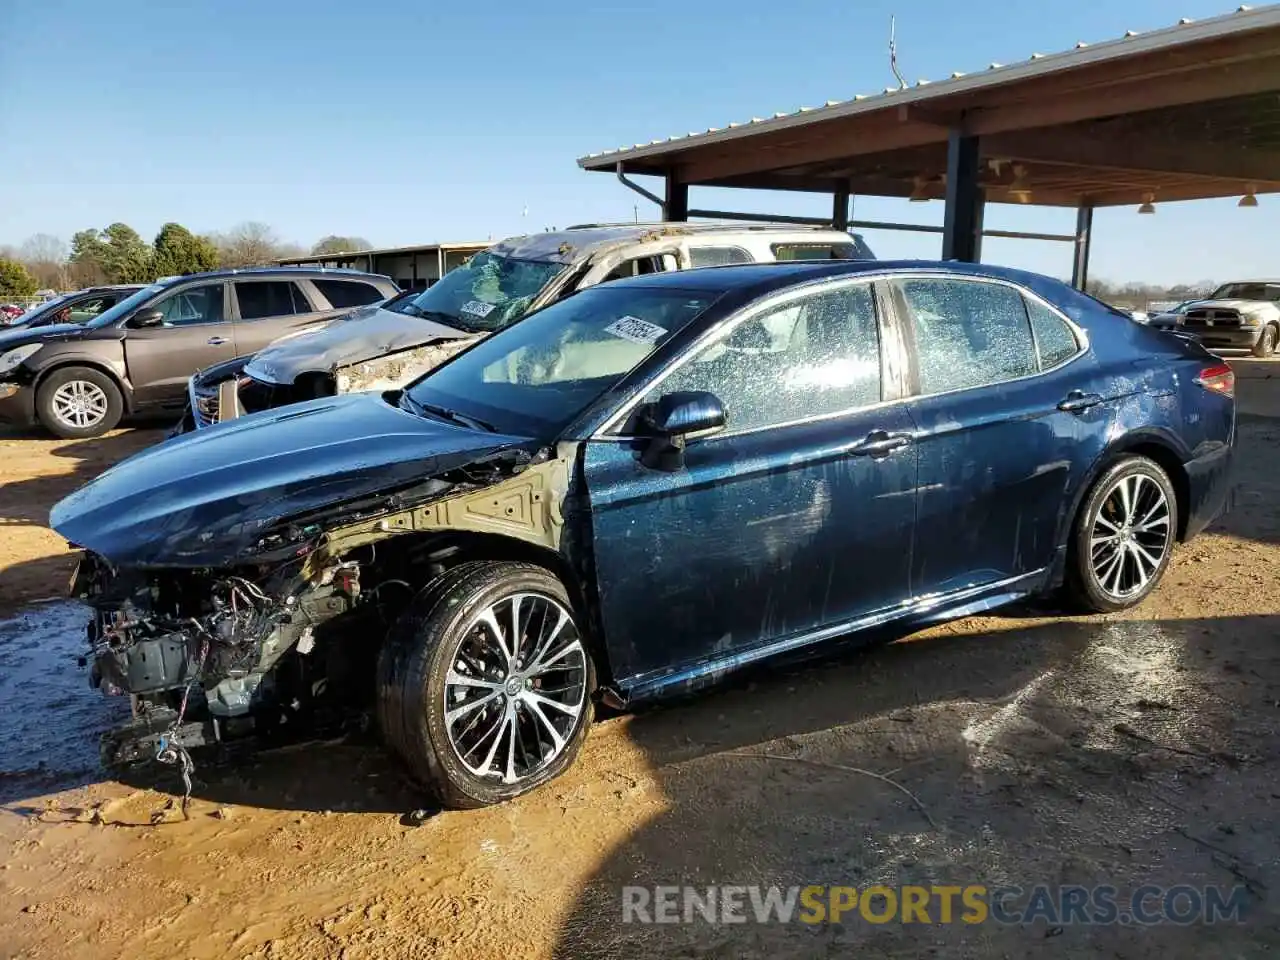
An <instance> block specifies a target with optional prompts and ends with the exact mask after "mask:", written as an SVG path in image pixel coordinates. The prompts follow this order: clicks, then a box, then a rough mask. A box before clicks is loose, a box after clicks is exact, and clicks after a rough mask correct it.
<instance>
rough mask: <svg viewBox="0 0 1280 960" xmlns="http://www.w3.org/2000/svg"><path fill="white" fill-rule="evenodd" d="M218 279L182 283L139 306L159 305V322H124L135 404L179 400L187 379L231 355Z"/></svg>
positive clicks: (228, 326)
mask: <svg viewBox="0 0 1280 960" xmlns="http://www.w3.org/2000/svg"><path fill="white" fill-rule="evenodd" d="M225 306H226V290H225V284H224V283H223V282H222V281H216V282H212V283H200V284H192V285H190V286H183V287H180V288H178V289H176V290H174V291H172V292H170V293H168V294H167V295H165V296H164V297H162V298H161V299H159V300H156V301H154V302H152V303H149V304H146V305H145V306H144V307H142V308H141V309H143V310H152V309H155V310H159V311H160V312H161V314H162V315H163V320H162V322H161V324H160V325H159V326H154V327H142V328H132V327H129V326H128V324H127V323H126V325H125V340H124V348H125V364H126V367H127V369H128V371H129V380H130V382H131V383H132V384H133V394H134V400H135V402H137V403H139V404H163V405H169V404H175V405H176V404H181V403H182V402H183V401H184V400H185V399H186V386H187V378H188V377H190V376H191V375H192V374H193V373H195V372H196V371H197V370H202V369H204V368H205V367H208V366H212V365H213V364H215V363H221V362H222V361H224V360H230V359H232V358H233V357H234V356H235V333H234V331H233V329H232V324H231V321H230V320H229V319H228V318H227V314H226V309H225Z"/></svg>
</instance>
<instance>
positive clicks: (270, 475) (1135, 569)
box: [52, 262, 1235, 807]
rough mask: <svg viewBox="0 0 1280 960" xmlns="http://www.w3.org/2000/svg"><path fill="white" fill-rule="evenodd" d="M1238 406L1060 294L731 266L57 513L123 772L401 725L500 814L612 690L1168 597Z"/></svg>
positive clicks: (623, 291)
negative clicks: (1064, 604) (117, 702)
mask: <svg viewBox="0 0 1280 960" xmlns="http://www.w3.org/2000/svg"><path fill="white" fill-rule="evenodd" d="M1233 389H1234V380H1233V376H1232V372H1231V370H1230V368H1229V367H1227V366H1225V365H1224V364H1222V362H1221V361H1220V360H1218V359H1217V358H1215V357H1213V356H1211V355H1210V354H1208V353H1207V352H1205V350H1204V349H1203V348H1201V347H1200V346H1198V345H1196V344H1195V343H1192V342H1189V341H1187V340H1184V339H1181V338H1177V337H1171V336H1168V335H1164V334H1160V333H1157V332H1154V331H1151V330H1149V329H1147V328H1146V327H1144V326H1142V325H1140V324H1137V323H1135V322H1133V321H1132V320H1131V319H1130V318H1128V317H1127V316H1125V315H1124V314H1122V313H1119V312H1117V311H1115V310H1113V309H1111V308H1109V307H1107V306H1105V305H1103V304H1101V303H1099V302H1098V301H1096V300H1094V299H1092V298H1090V297H1088V296H1085V295H1084V294H1081V293H1079V292H1077V291H1075V290H1073V289H1071V288H1069V287H1067V286H1065V285H1063V284H1062V283H1059V282H1057V281H1054V280H1050V279H1046V278H1044V277H1040V276H1035V275H1033V274H1029V273H1022V272H1018V271H1014V270H1005V269H999V268H992V267H981V266H969V265H962V264H954V263H921V262H896V263H895V262H826V263H793V264H772V265H743V266H733V267H718V268H709V269H702V270H691V271H684V272H680V273H672V274H659V275H650V276H646V277H642V278H635V279H632V280H625V281H617V282H613V283H609V284H605V285H602V286H598V287H594V288H591V289H587V290H584V291H581V292H578V293H576V294H574V295H573V296H570V297H567V298H565V299H563V300H561V301H559V302H558V303H555V304H553V305H551V306H549V307H546V308H545V309H543V310H541V311H539V312H537V313H535V314H532V315H530V316H529V317H527V318H526V319H524V320H523V321H521V322H520V323H518V324H515V325H513V326H511V327H510V328H508V329H506V330H503V331H502V332H500V333H497V334H494V335H493V336H491V337H489V338H488V339H486V340H482V341H480V342H479V343H477V344H476V345H475V346H473V347H471V348H470V349H468V350H467V351H465V352H463V353H461V354H459V355H458V356H457V357H455V358H454V359H452V360H450V361H449V362H447V363H446V364H444V365H443V366H441V367H439V368H437V369H436V370H434V371H432V372H431V373H429V374H427V375H426V376H425V377H423V378H422V379H420V380H418V381H417V382H415V383H414V384H412V385H411V386H409V387H408V388H407V389H406V390H404V391H402V392H394V393H388V394H380V395H379V394H363V395H360V394H357V395H350V396H346V397H338V398H325V399H321V400H316V401H313V402H310V403H307V404H300V405H296V406H292V407H289V408H287V409H283V410H278V411H266V412H263V413H259V414H254V415H252V416H248V417H244V418H242V419H239V420H236V421H233V422H230V423H226V424H221V425H218V426H215V427H213V428H211V429H209V430H205V431H201V432H200V433H198V434H194V435H190V436H184V437H179V438H176V439H173V440H170V441H168V442H166V443H163V444H161V445H159V446H158V447H155V448H153V449H151V450H149V451H145V452H143V453H142V454H139V455H138V456H135V457H134V458H132V459H130V460H128V461H125V462H124V463H122V464H120V465H119V466H117V467H115V468H114V469H112V470H110V471H108V472H107V473H105V474H103V475H102V476H101V477H99V478H98V479H97V480H95V481H93V482H92V483H90V484H89V485H88V486H86V487H84V488H82V489H81V490H80V491H78V492H77V493H75V494H73V495H72V496H71V497H69V498H68V499H67V500H64V501H63V502H62V503H60V504H59V505H58V506H57V507H56V508H55V510H54V513H53V518H52V519H53V525H54V527H55V528H56V529H57V530H58V531H59V532H61V533H62V534H63V535H65V536H66V537H67V538H68V539H69V540H70V541H71V542H72V543H73V544H75V545H77V546H79V547H81V548H83V549H84V551H85V553H84V557H83V559H82V560H81V563H80V568H79V572H78V575H77V578H76V581H75V586H74V590H75V592H76V593H77V595H79V596H81V597H82V598H84V599H85V600H86V601H87V602H89V603H91V604H92V605H94V606H95V607H97V608H98V610H99V612H100V615H99V616H98V618H97V619H96V621H95V626H94V627H93V628H92V629H91V644H92V648H93V649H92V653H93V657H94V662H95V666H94V677H95V679H96V681H97V682H98V683H99V684H100V685H101V686H102V687H103V688H104V689H105V690H107V691H108V692H111V693H130V694H133V695H134V696H135V697H137V698H138V699H137V702H138V703H140V704H142V710H143V715H144V716H145V717H146V718H147V723H146V724H145V725H144V726H143V727H141V728H138V729H133V730H131V731H126V733H125V734H123V735H122V736H121V737H119V738H117V739H116V740H115V741H113V743H115V744H116V746H117V747H118V748H119V750H120V753H121V755H122V756H126V757H131V756H139V755H143V754H145V753H146V752H147V751H149V750H153V749H154V748H155V746H156V742H155V741H156V739H157V738H158V736H160V735H161V733H162V734H163V736H164V740H163V744H164V746H165V749H166V750H168V751H169V755H168V756H169V759H178V757H177V754H176V753H175V752H174V751H183V750H185V749H186V748H187V747H192V748H194V747H196V746H199V745H200V744H201V743H203V742H205V741H207V740H210V739H225V738H226V737H227V736H228V735H229V734H230V733H231V732H259V731H262V730H264V729H265V730H270V729H272V728H274V727H276V726H277V725H279V724H281V723H282V722H294V723H295V725H296V721H297V718H296V717H295V716H294V715H295V714H296V713H298V712H299V711H301V712H304V713H306V714H307V715H311V714H312V711H316V710H318V709H319V708H320V707H322V706H324V707H331V706H334V704H333V703H330V702H327V701H326V699H325V698H337V699H338V701H339V702H340V704H342V705H350V704H353V703H354V704H357V705H359V704H363V703H369V702H372V703H373V705H374V706H375V708H376V712H377V715H378V718H379V721H380V724H381V728H382V731H383V734H384V737H385V739H386V741H387V743H388V744H389V746H390V747H391V749H392V750H394V751H395V752H396V753H397V754H399V755H400V756H401V757H402V758H403V760H404V761H405V762H406V764H407V765H408V767H409V768H410V769H411V770H412V771H413V772H414V773H415V774H416V775H417V776H418V777H419V778H420V780H421V781H422V782H423V783H424V785H425V786H426V787H427V788H429V789H430V790H431V792H432V793H433V794H434V795H435V796H436V797H437V798H438V799H439V800H440V801H442V802H444V803H446V804H449V805H453V806H461V807H467V806H478V805H482V804H488V803H494V802H497V801H501V800H506V799H509V798H511V797H514V796H517V795H519V794H521V793H523V792H525V791H527V790H529V789H532V788H533V787H535V786H537V785H539V784H541V783H544V782H545V781H547V780H548V779H550V778H551V777H554V776H555V775H557V774H558V773H560V772H561V771H562V770H564V769H565V768H566V767H567V766H568V765H569V764H570V763H571V762H572V761H573V759H574V757H575V756H576V754H577V752H578V750H579V748H580V746H581V744H582V742H583V739H584V738H585V736H586V731H587V728H588V726H589V725H590V722H591V718H592V713H593V705H594V703H596V702H598V701H601V700H603V701H604V702H606V703H608V704H610V705H612V706H614V707H626V706H629V705H631V704H635V703H638V702H641V701H644V700H647V699H650V698H654V697H659V696H662V695H664V694H670V693H673V692H685V691H688V690H691V689H693V688H696V687H699V686H702V685H704V684H707V683H711V682H714V681H717V680H719V679H720V678H722V677H723V676H725V675H726V674H727V673H728V672H730V671H732V670H734V669H737V668H740V667H743V666H744V665H747V664H750V663H754V662H758V661H763V660H765V659H766V658H772V657H776V656H780V655H784V654H795V653H798V652H801V651H804V652H809V651H812V650H813V649H815V648H816V647H817V646H818V645H820V644H821V643H823V642H824V641H828V640H832V639H834V638H837V637H847V636H850V635H854V634H859V633H865V635H870V633H869V632H870V631H872V630H874V629H876V628H881V627H886V626H890V625H892V626H894V627H895V628H896V629H899V630H900V629H903V628H906V627H911V626H916V625H921V624H926V623H931V622H935V621H938V620H942V619H945V618H951V617H958V616H963V615H965V614H970V613H974V612H976V611H981V610H987V609H990V608H993V607H995V606H998V605H1000V604H1005V603H1009V602H1011V601H1014V600H1017V599H1019V598H1024V597H1028V596H1032V595H1036V594H1044V593H1048V592H1051V591H1061V592H1062V593H1063V594H1064V595H1065V596H1066V597H1067V598H1068V599H1069V600H1070V601H1071V602H1072V603H1074V604H1075V606H1076V607H1077V608H1078V609H1080V610H1083V611H1095V612H1096V611H1115V610H1121V609H1124V608H1126V607H1130V606H1132V605H1134V604H1136V603H1138V602H1140V601H1141V600H1142V599H1143V598H1144V597H1146V596H1147V595H1148V594H1149V593H1150V592H1151V591H1152V590H1153V589H1154V588H1155V586H1156V584H1157V583H1158V581H1159V580H1160V577H1161V575H1162V574H1163V573H1164V570H1165V568H1166V567H1167V565H1168V563H1169V561H1170V556H1171V554H1172V551H1173V549H1174V544H1175V542H1176V541H1178V540H1185V539H1187V538H1189V537H1191V536H1193V535H1195V534H1196V533H1198V532H1199V531H1201V530H1202V529H1203V528H1204V527H1205V526H1206V525H1207V524H1208V523H1209V522H1210V521H1211V520H1213V519H1214V517H1215V516H1217V515H1218V514H1219V513H1220V512H1221V511H1222V509H1223V507H1224V504H1225V501H1226V498H1227V492H1228V487H1229V466H1230V462H1231V454H1232V444H1233V439H1234V428H1235V404H1234V400H1233ZM388 624H389V625H390V626H389V629H388V628H387V626H386V625H388ZM362 664H364V666H362ZM320 681H323V682H320ZM157 718H159V719H157ZM130 738H132V739H130ZM148 738H150V739H148ZM128 744H132V746H131V747H129V746H127V745H128ZM163 756H164V754H163V753H162V757H163Z"/></svg>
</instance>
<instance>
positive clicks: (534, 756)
mask: <svg viewBox="0 0 1280 960" xmlns="http://www.w3.org/2000/svg"><path fill="white" fill-rule="evenodd" d="M444 698H445V729H446V730H447V731H448V736H449V744H450V746H451V747H452V748H453V750H454V752H455V754H456V755H457V757H458V759H459V760H460V761H461V762H462V764H463V766H465V767H466V768H467V770H469V771H470V772H471V773H472V774H474V775H475V776H477V777H484V778H491V779H497V780H500V781H501V782H502V783H504V784H514V783H519V782H520V781H523V780H526V779H528V778H530V777H533V776H535V775H536V774H537V773H539V772H540V771H541V770H543V769H544V768H545V767H546V766H547V765H548V764H550V763H551V762H552V761H553V760H555V759H556V758H557V757H558V756H560V754H561V753H563V752H564V750H565V747H566V745H567V744H568V742H569V740H570V739H571V737H572V735H573V731H574V728H575V727H576V726H577V724H578V721H579V718H580V717H581V715H582V712H583V710H584V709H585V707H586V700H587V653H586V650H585V649H584V647H583V645H582V637H581V635H580V634H579V632H578V628H577V625H576V624H575V623H574V622H573V617H572V615H571V614H570V613H569V612H568V611H567V610H566V609H565V608H564V607H563V606H562V605H561V604H560V603H558V602H557V601H556V600H554V599H552V598H551V597H548V596H545V595H543V594H538V593H520V594H516V595H514V596H511V597H506V598H504V599H502V600H499V601H498V602H496V603H494V604H492V605H490V606H488V607H486V608H485V610H484V611H483V612H482V613H481V614H480V615H479V616H477V617H476V618H475V619H474V620H473V621H472V623H471V624H470V625H469V626H468V627H467V629H466V630H465V631H464V633H463V637H462V641H461V642H460V643H459V644H458V647H457V649H456V651H455V652H454V654H453V657H452V662H451V664H450V666H449V671H448V673H447V675H446V676H445V687H444Z"/></svg>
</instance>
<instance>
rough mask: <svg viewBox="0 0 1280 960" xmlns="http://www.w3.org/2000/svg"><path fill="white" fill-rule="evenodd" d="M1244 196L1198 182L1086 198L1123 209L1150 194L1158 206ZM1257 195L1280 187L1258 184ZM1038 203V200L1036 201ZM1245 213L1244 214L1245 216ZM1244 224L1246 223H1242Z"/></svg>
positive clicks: (1229, 187)
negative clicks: (1173, 202)
mask: <svg viewBox="0 0 1280 960" xmlns="http://www.w3.org/2000/svg"><path fill="white" fill-rule="evenodd" d="M1243 192H1244V187H1243V186H1242V185H1241V184H1239V183H1230V182H1225V181H1224V182H1222V183H1211V182H1208V181H1204V180H1200V181H1197V182H1195V183H1189V184H1181V185H1173V186H1164V187H1159V188H1157V189H1154V190H1139V189H1136V188H1133V187H1125V188H1123V189H1119V190H1100V191H1097V192H1096V193H1091V194H1089V196H1088V202H1089V203H1091V204H1093V206H1095V207H1127V206H1130V205H1133V206H1136V205H1137V204H1139V203H1141V202H1142V197H1143V195H1144V194H1145V193H1153V194H1154V195H1155V200H1154V202H1155V203H1156V205H1157V206H1158V205H1159V204H1161V203H1168V202H1172V201H1177V200H1206V199H1210V198H1213V197H1238V196H1240V195H1241V194H1243ZM1257 192H1258V193H1259V194H1264V193H1280V185H1266V184H1258V189H1257ZM1036 202H1037V203H1039V200H1038V199H1037V201H1036ZM1248 212H1249V211H1247V210H1246V211H1244V213H1246V214H1247V213H1248ZM1245 222H1246V223H1248V221H1245Z"/></svg>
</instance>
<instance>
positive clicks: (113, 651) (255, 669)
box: [72, 553, 407, 764]
mask: <svg viewBox="0 0 1280 960" xmlns="http://www.w3.org/2000/svg"><path fill="white" fill-rule="evenodd" d="M406 586H407V585H406ZM72 592H73V594H74V595H76V596H78V597H79V598H80V599H81V600H83V601H84V602H86V603H88V604H89V605H90V606H91V608H92V609H93V618H92V620H91V621H90V623H89V626H88V634H89V637H88V639H89V647H90V652H91V659H92V666H91V672H90V682H91V683H92V685H94V686H95V687H99V688H101V689H102V690H103V692H104V693H107V694H115V695H128V696H130V698H131V703H132V706H133V722H132V723H131V724H129V725H128V726H127V727H126V728H124V729H122V730H120V731H116V732H115V733H113V734H109V735H108V736H107V737H106V738H105V739H104V742H103V760H104V762H106V763H108V764H118V763H128V762H132V761H136V760H141V759H147V758H148V757H153V756H156V755H157V753H159V752H163V750H164V749H165V748H166V747H169V748H174V747H181V748H186V747H194V746H205V745H210V744H214V743H221V742H224V741H227V740H231V739H235V738H238V737H241V736H244V735H245V734H249V733H253V734H267V733H270V732H272V731H275V730H279V729H280V728H282V727H288V726H290V725H294V726H296V725H298V724H299V723H301V722H304V721H305V722H306V723H307V724H308V726H315V725H323V723H324V721H326V720H328V721H334V722H337V721H339V720H340V719H341V717H342V715H343V714H344V713H349V710H348V708H349V707H350V706H351V705H352V703H353V702H354V701H353V698H352V697H351V696H349V695H348V694H350V693H351V691H350V690H344V689H343V687H344V683H343V681H344V680H345V681H346V682H347V683H351V682H353V681H354V677H355V676H356V675H363V676H366V677H367V676H368V671H367V670H361V669H359V668H358V667H356V668H355V669H351V665H349V664H344V669H340V670H335V669H333V663H332V660H333V657H334V656H335V655H337V654H338V652H339V649H338V648H339V645H337V644H328V645H326V643H325V625H326V624H327V623H328V622H329V621H332V620H334V619H335V618H337V617H339V616H342V615H343V614H348V613H352V612H353V611H356V608H357V607H358V606H360V605H361V599H362V598H361V586H360V568H359V565H358V564H357V563H356V562H354V561H347V562H335V563H333V564H332V565H331V566H329V567H328V568H327V569H325V570H323V571H321V573H320V575H319V576H317V577H314V578H313V579H311V580H309V581H303V580H301V579H300V578H299V577H297V576H296V575H295V576H289V575H288V574H287V573H286V572H283V571H279V572H276V573H274V574H272V573H266V574H264V572H263V570H262V569H261V568H247V569H244V570H235V571H229V570H213V569H191V570H188V569H164V570H150V569H143V568H130V569H115V568H113V567H112V566H111V565H110V564H109V563H108V562H107V561H105V560H103V559H102V558H100V557H98V556H96V555H94V554H92V553H86V554H85V555H84V557H83V559H82V560H81V562H80V565H79V568H78V570H77V573H76V577H75V580H74V582H73V586H72ZM376 592H377V591H371V593H374V594H376ZM374 599H375V600H376V597H375V598H374ZM370 606H371V608H376V607H377V606H378V604H377V603H376V602H375V603H374V604H372V605H370ZM370 613H371V614H372V615H374V616H376V617H377V618H378V619H379V620H380V619H381V617H382V615H383V613H384V612H383V611H381V610H378V609H371V610H370ZM342 647H343V649H342V650H341V653H342V655H343V656H346V657H348V658H349V657H350V656H351V651H350V650H349V649H348V648H349V647H350V645H342ZM375 652H376V651H373V650H371V651H369V655H368V657H367V659H368V660H369V663H370V664H371V663H372V658H373V656H374V654H375ZM369 669H371V667H369ZM335 678H336V679H337V681H338V683H337V685H336V686H335V683H334V681H335Z"/></svg>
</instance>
